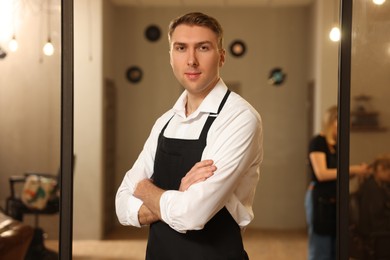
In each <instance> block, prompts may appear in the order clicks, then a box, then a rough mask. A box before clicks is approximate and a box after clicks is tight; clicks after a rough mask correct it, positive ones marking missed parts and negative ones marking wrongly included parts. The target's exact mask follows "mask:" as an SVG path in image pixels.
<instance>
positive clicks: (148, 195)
mask: <svg viewBox="0 0 390 260" xmlns="http://www.w3.org/2000/svg"><path fill="white" fill-rule="evenodd" d="M163 193H164V190H162V189H160V188H159V187H157V186H156V185H154V184H153V182H152V181H151V180H150V179H143V180H142V181H140V182H139V183H138V184H137V187H136V188H135V191H134V194H133V195H134V196H135V197H137V198H139V199H140V200H142V201H143V202H144V205H145V206H146V207H147V208H148V209H149V210H150V212H151V213H153V214H154V215H155V218H156V217H157V218H158V219H161V213H160V198H161V195H162V194H163ZM141 208H142V207H141ZM140 217H141V218H142V216H140V215H139V214H138V218H140ZM141 221H142V219H141Z"/></svg>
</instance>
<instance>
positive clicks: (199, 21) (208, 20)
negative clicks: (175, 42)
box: [168, 12, 223, 49]
mask: <svg viewBox="0 0 390 260" xmlns="http://www.w3.org/2000/svg"><path fill="white" fill-rule="evenodd" d="M181 24H185V25H196V26H201V27H206V28H209V29H210V30H212V31H213V32H214V33H215V34H216V35H217V39H218V48H219V49H223V29H222V26H221V24H220V23H219V22H218V21H217V19H215V18H214V17H211V16H208V15H206V14H204V13H199V12H193V13H188V14H185V15H182V16H179V17H177V18H175V19H173V20H172V21H171V22H170V24H169V30H168V40H169V43H171V37H172V34H173V32H174V31H175V29H176V27H177V26H179V25H181Z"/></svg>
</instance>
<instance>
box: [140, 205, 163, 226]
mask: <svg viewBox="0 0 390 260" xmlns="http://www.w3.org/2000/svg"><path fill="white" fill-rule="evenodd" d="M159 220H160V219H159V218H158V217H157V216H156V215H155V214H153V212H152V211H151V210H150V209H148V207H146V206H145V204H142V206H141V208H140V209H139V212H138V221H139V223H140V224H141V225H150V224H152V223H154V222H156V221H159Z"/></svg>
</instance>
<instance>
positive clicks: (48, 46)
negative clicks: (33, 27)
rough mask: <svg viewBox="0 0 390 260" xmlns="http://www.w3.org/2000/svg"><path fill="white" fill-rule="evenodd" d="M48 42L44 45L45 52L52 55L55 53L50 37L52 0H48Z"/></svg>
mask: <svg viewBox="0 0 390 260" xmlns="http://www.w3.org/2000/svg"><path fill="white" fill-rule="evenodd" d="M47 35H48V36H47V42H46V43H45V45H44V46H43V53H44V54H45V55H46V56H52V55H53V54H54V46H53V43H52V42H51V37H50V0H47Z"/></svg>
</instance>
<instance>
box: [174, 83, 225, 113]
mask: <svg viewBox="0 0 390 260" xmlns="http://www.w3.org/2000/svg"><path fill="white" fill-rule="evenodd" d="M226 91H227V86H226V85H225V83H224V82H223V80H222V79H220V80H219V81H218V83H217V84H216V85H215V87H214V88H213V89H212V90H211V91H210V93H209V94H208V95H207V96H206V97H205V99H204V100H203V101H202V103H201V104H200V106H199V107H198V109H197V110H196V111H195V112H194V113H192V114H191V115H190V116H189V117H188V118H194V117H196V116H198V115H199V114H200V113H217V112H218V108H219V104H220V103H221V101H222V99H223V97H224V96H225V94H226ZM187 93H188V92H187V90H184V91H183V93H182V94H181V95H180V97H179V98H178V100H177V101H176V103H175V105H174V106H173V111H174V112H175V113H176V114H178V115H179V116H181V117H183V118H186V115H185V114H186V108H185V107H186V103H187Z"/></svg>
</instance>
